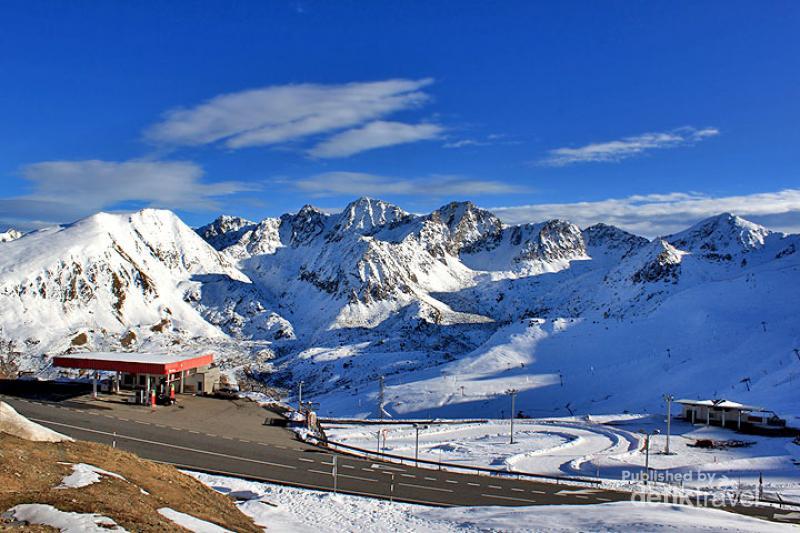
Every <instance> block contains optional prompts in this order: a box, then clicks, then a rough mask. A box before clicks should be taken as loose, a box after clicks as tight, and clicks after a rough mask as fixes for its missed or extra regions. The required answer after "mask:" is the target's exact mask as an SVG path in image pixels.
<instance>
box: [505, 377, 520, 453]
mask: <svg viewBox="0 0 800 533" xmlns="http://www.w3.org/2000/svg"><path fill="white" fill-rule="evenodd" d="M518 392H519V391H518V390H517V389H508V390H507V391H506V393H507V394H510V395H511V444H514V401H515V400H516V398H517V393H518Z"/></svg>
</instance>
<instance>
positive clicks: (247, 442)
mask: <svg viewBox="0 0 800 533" xmlns="http://www.w3.org/2000/svg"><path fill="white" fill-rule="evenodd" d="M209 437H216V435H209ZM238 440H239V442H244V443H245V444H253V443H252V442H250V441H249V440H245V439H238Z"/></svg>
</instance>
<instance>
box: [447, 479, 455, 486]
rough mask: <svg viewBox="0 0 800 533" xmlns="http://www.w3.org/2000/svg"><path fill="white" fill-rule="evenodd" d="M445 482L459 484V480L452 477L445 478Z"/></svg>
mask: <svg viewBox="0 0 800 533" xmlns="http://www.w3.org/2000/svg"><path fill="white" fill-rule="evenodd" d="M444 482H445V483H454V484H456V485H458V481H455V480H452V479H445V480H444Z"/></svg>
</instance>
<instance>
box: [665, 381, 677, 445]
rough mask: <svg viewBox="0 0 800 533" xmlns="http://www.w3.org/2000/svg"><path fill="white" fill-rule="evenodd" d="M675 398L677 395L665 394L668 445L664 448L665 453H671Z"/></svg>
mask: <svg viewBox="0 0 800 533" xmlns="http://www.w3.org/2000/svg"><path fill="white" fill-rule="evenodd" d="M674 400H675V397H674V396H672V395H671V394H665V395H664V401H666V402H667V445H666V447H665V448H664V454H665V455H671V454H670V452H669V436H670V433H671V431H670V430H671V428H672V402H673V401H674Z"/></svg>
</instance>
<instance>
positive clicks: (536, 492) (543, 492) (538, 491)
mask: <svg viewBox="0 0 800 533" xmlns="http://www.w3.org/2000/svg"><path fill="white" fill-rule="evenodd" d="M531 492H532V493H534V494H547V493H546V492H545V491H543V490H532V491H531Z"/></svg>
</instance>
